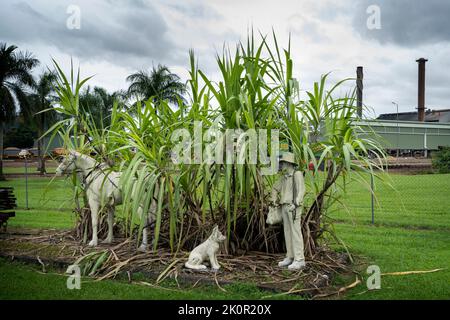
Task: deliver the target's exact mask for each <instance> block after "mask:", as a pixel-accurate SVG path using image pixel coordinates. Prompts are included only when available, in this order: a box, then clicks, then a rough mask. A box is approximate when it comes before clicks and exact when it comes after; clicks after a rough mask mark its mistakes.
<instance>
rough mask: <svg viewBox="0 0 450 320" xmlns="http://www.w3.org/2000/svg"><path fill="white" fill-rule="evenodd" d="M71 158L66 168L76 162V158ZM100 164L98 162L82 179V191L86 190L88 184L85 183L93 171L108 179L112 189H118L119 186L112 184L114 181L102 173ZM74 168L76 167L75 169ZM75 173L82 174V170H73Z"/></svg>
mask: <svg viewBox="0 0 450 320" xmlns="http://www.w3.org/2000/svg"><path fill="white" fill-rule="evenodd" d="M72 157H73V159H72V161H71V162H70V163H69V164H68V165H67V167H69V166H70V165H72V164H74V163H75V161H76V159H77V158H76V157H75V156H72ZM101 165H102V164H101V163H100V162H98V163H97V164H96V165H95V166H94V167H93V168H92V169H91V170H90V171H89V173H88V174H87V175H86V176H85V177H83V181H82V183H81V184H82V187H83V189H86V187H87V186H88V183H87V181H88V178H89V176H91V175H92V173H93V172H94V171H96V170H100V171H101V172H102V173H103V174H104V175H105V176H106V177H107V178H108V180H109V182H111V183H112V185H113V186H114V187H116V188H117V189H119V186H117V185H116V184H115V183H114V181H112V180H111V179H110V178H109V175H108V174H106V173H105V172H104V171H103V168H102V167H101ZM75 168H76V167H75ZM74 171H75V172H77V173H79V172H83V171H82V170H79V169H77V168H76V169H75V170H74Z"/></svg>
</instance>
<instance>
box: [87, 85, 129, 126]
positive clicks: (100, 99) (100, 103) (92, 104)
mask: <svg viewBox="0 0 450 320" xmlns="http://www.w3.org/2000/svg"><path fill="white" fill-rule="evenodd" d="M125 95H126V94H125V93H124V92H122V91H116V92H113V93H109V92H108V91H106V89H104V88H101V87H94V89H92V90H91V87H89V86H88V87H87V88H86V90H84V91H83V92H82V94H81V95H80V107H81V108H83V110H84V112H85V113H87V114H89V115H90V116H91V117H92V118H93V120H94V123H95V125H96V126H97V128H105V127H107V126H109V124H110V123H111V111H112V108H113V105H114V102H116V101H117V102H119V103H123V102H124V101H123V100H124V96H125Z"/></svg>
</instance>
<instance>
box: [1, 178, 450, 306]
mask: <svg viewBox="0 0 450 320" xmlns="http://www.w3.org/2000/svg"><path fill="white" fill-rule="evenodd" d="M391 180H392V181H391V182H392V184H393V186H394V189H395V190H393V189H391V188H389V187H388V186H386V185H383V184H381V183H379V182H376V193H377V199H378V201H379V204H380V206H379V207H377V208H376V210H375V222H376V224H375V225H371V224H370V221H371V209H370V193H369V192H368V191H367V189H366V188H365V187H363V186H361V185H360V184H358V183H351V184H350V185H349V187H348V189H347V194H346V195H345V196H344V198H343V204H344V205H345V208H344V206H342V205H339V206H338V205H336V206H334V207H333V210H332V213H331V214H330V216H331V217H332V218H334V219H336V220H337V223H336V225H335V228H336V231H337V234H338V236H339V237H340V238H341V239H342V240H343V241H344V242H345V243H346V245H347V246H348V247H349V248H350V250H351V252H352V253H354V254H356V255H357V256H359V257H361V258H362V259H364V261H366V262H367V264H376V265H378V266H379V267H380V269H381V272H382V273H387V272H398V271H412V270H431V269H436V268H446V269H445V270H443V271H439V272H436V273H429V274H416V275H405V276H383V277H382V281H381V290H376V291H370V292H366V290H367V289H366V287H365V285H364V284H363V285H360V286H358V287H356V288H355V289H353V290H351V291H349V292H348V293H347V294H346V295H345V296H344V298H347V299H449V298H450V250H449V243H450V175H414V176H403V175H391ZM49 181H50V179H48V178H47V179H46V178H33V179H30V180H29V182H30V186H29V187H30V207H31V208H32V209H31V210H28V211H27V210H23V207H24V205H25V201H24V195H25V192H24V181H23V179H14V180H10V181H6V182H0V186H13V187H15V190H16V195H17V197H18V204H19V207H20V208H19V210H17V217H15V218H13V219H11V222H10V226H16V227H29V228H70V227H71V226H72V225H73V223H74V217H73V215H72V214H71V213H70V209H69V208H71V201H70V200H68V199H70V197H71V188H70V182H69V181H65V180H63V179H59V180H55V181H54V182H53V183H52V184H51V185H50V186H49V185H48V182H49ZM5 269H6V270H5ZM32 269H33V268H32V267H29V266H22V265H19V264H11V263H10V262H5V261H0V274H1V276H0V279H1V281H0V282H1V283H2V284H3V283H6V284H7V285H6V286H5V288H8V289H6V290H3V289H2V290H0V297H1V294H2V292H7V294H6V295H7V296H15V297H18V298H19V297H28V298H42V299H45V298H51V297H60V298H77V299H78V298H81V299H95V298H100V297H102V298H106V299H109V298H119V297H127V298H139V299H140V298H145V299H153V298H165V297H171V298H183V299H184V298H186V299H188V298H194V299H204V298H218V299H222V298H230V299H231V298H236V299H240V298H258V297H261V296H262V295H264V294H262V293H261V292H259V290H257V289H256V288H254V287H251V286H249V287H248V286H246V285H243V287H239V286H238V287H237V288H238V289H236V290H235V289H233V288H231V289H229V290H228V291H229V292H228V294H225V293H223V292H222V291H220V290H219V289H217V288H216V287H214V286H210V287H207V286H206V287H205V288H202V290H199V291H196V290H193V291H189V292H178V293H176V292H172V293H171V294H173V296H170V295H168V293H167V292H166V291H167V290H163V289H161V290H162V291H160V290H159V289H154V288H148V287H141V286H136V285H130V284H128V283H124V282H117V281H105V282H99V283H92V282H87V283H86V291H85V292H78V293H77V292H70V291H69V290H67V289H65V280H64V281H63V280H61V279H60V278H61V276H58V275H41V274H38V273H36V271H33V270H32ZM363 275H364V273H363ZM350 281H351V280H350ZM31 282H32V283H33V285H32V286H31V290H29V287H28V286H27V284H28V283H31ZM348 283H349V279H346V284H348ZM2 288H3V286H2ZM57 288H59V289H57ZM243 288H245V289H243ZM205 290H206V291H205ZM234 290H235V291H234ZM53 291H54V292H56V293H58V294H55V293H52V292H53ZM81 291H84V290H81ZM100 292H101V293H100ZM203 292H207V293H205V295H203ZM265 294H266V295H267V293H265ZM98 295H101V296H98ZM239 295H240V296H239Z"/></svg>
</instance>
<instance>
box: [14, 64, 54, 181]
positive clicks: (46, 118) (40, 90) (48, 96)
mask: <svg viewBox="0 0 450 320" xmlns="http://www.w3.org/2000/svg"><path fill="white" fill-rule="evenodd" d="M55 81H56V74H55V73H53V72H50V71H45V72H44V73H42V74H41V75H40V76H39V78H38V80H37V82H36V84H35V85H34V86H33V89H34V90H33V93H31V94H29V95H28V100H29V106H28V108H22V114H23V115H24V118H25V119H26V121H27V123H29V124H31V125H32V126H33V127H35V129H36V131H37V134H38V141H37V149H38V167H37V170H38V171H40V172H41V173H42V174H43V173H45V172H46V170H45V160H44V154H43V150H42V149H43V148H42V147H43V145H42V143H43V139H41V137H42V135H43V134H44V132H45V130H46V129H48V128H49V126H50V125H51V124H52V122H54V121H55V119H56V113H55V112H54V111H51V110H50V111H46V112H43V111H44V110H48V109H50V108H51V104H52V102H53V101H55V100H56V98H57V97H56V95H55V90H54V85H55Z"/></svg>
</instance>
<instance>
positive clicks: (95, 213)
mask: <svg viewBox="0 0 450 320" xmlns="http://www.w3.org/2000/svg"><path fill="white" fill-rule="evenodd" d="M89 207H90V208H91V221H92V240H91V242H89V246H91V247H95V246H97V244H98V238H97V230H98V211H99V204H98V203H97V201H93V200H89Z"/></svg>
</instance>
